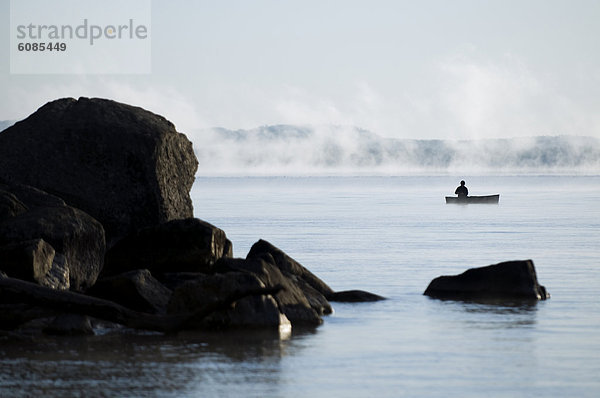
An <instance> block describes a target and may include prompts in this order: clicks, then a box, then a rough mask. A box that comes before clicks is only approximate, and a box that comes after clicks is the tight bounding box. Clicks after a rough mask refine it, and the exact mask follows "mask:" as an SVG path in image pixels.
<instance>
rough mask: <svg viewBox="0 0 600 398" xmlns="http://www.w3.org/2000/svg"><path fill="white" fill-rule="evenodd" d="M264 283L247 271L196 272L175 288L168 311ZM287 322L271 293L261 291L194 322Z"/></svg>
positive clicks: (259, 324) (228, 324) (260, 324)
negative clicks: (202, 273)
mask: <svg viewBox="0 0 600 398" xmlns="http://www.w3.org/2000/svg"><path fill="white" fill-rule="evenodd" d="M264 287H265V284H264V283H263V282H262V281H261V280H260V279H259V278H258V277H257V276H255V275H252V274H250V273H246V272H230V273H228V274H214V275H198V276H197V277H196V278H195V279H194V280H190V281H188V282H185V283H183V284H182V285H180V287H178V288H177V289H175V291H174V292H173V296H172V298H171V301H170V302H169V313H171V314H179V313H187V312H193V311H194V310H196V309H198V308H201V307H202V306H204V305H207V304H209V303H213V302H216V301H218V300H223V299H224V298H225V297H227V296H228V295H230V294H232V293H234V292H236V291H244V290H247V289H249V288H264ZM286 323H289V320H288V319H287V318H286V317H285V315H283V314H282V313H281V311H280V309H279V306H278V304H277V302H276V301H275V299H274V298H273V296H271V295H263V296H252V297H246V298H244V299H242V300H239V301H238V302H236V303H235V305H234V306H233V307H232V308H229V309H225V310H221V311H217V312H214V313H213V314H211V315H209V316H207V317H206V318H204V319H200V320H198V322H197V323H196V324H195V325H194V326H195V327H198V328H207V329H224V328H240V327H244V328H265V327H266V328H280V327H281V326H282V325H284V324H286Z"/></svg>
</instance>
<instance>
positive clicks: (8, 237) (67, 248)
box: [0, 184, 105, 291]
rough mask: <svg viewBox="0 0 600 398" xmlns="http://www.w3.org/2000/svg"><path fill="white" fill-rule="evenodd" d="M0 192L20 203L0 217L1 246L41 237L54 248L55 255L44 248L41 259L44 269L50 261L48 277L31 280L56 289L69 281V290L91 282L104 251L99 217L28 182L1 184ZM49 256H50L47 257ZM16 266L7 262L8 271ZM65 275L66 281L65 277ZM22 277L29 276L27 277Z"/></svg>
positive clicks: (81, 287) (64, 285)
mask: <svg viewBox="0 0 600 398" xmlns="http://www.w3.org/2000/svg"><path fill="white" fill-rule="evenodd" d="M2 192H4V193H9V194H10V195H6V194H3V193H2ZM0 196H4V197H5V198H7V197H8V198H11V200H12V199H13V198H12V197H14V198H16V199H17V200H18V201H19V203H21V204H22V205H23V207H22V209H21V208H20V209H19V211H16V212H12V215H8V216H5V217H4V219H0V246H7V245H8V246H9V247H11V245H17V246H18V245H24V244H25V243H23V242H27V241H38V240H43V241H44V242H46V243H47V244H49V245H50V246H51V247H52V249H54V252H55V253H54V256H52V253H51V251H50V249H47V250H46V249H44V250H45V252H46V254H45V255H44V256H46V257H47V258H46V260H43V261H44V265H43V267H42V268H43V272H44V273H45V272H46V271H48V270H47V264H46V263H47V262H49V261H52V267H51V269H50V271H49V273H48V274H47V277H48V278H50V280H46V281H45V282H42V281H41V280H39V279H36V277H33V279H34V280H36V281H37V282H38V283H40V284H42V285H45V286H49V287H54V288H58V289H65V288H68V287H69V285H70V288H71V289H72V290H77V291H84V290H86V289H87V288H88V287H90V286H92V285H93V284H94V282H95V281H96V278H97V277H98V274H99V273H100V270H101V268H102V264H103V261H104V252H105V241H104V229H103V228H102V225H101V224H100V223H99V222H98V221H96V220H95V219H94V218H93V217H91V216H89V215H88V214H86V213H84V212H83V211H81V210H79V209H76V208H74V207H71V206H68V205H67V204H66V203H65V202H64V201H63V200H62V199H60V198H58V197H56V196H53V195H50V194H48V193H46V192H43V191H41V190H39V189H36V188H33V187H30V186H25V185H17V184H15V185H7V184H0ZM11 196H12V197H11ZM13 202H14V200H13ZM15 203H16V202H15ZM31 253H33V252H31ZM50 257H53V259H52V260H50ZM22 258H24V257H22ZM39 258H40V259H41V258H42V257H39ZM13 260H14V261H16V259H13ZM15 266H16V267H18V265H17V264H12V265H10V266H9V265H6V267H12V270H11V271H10V272H11V273H12V272H14V267H15ZM67 268H68V270H67ZM38 271H40V268H38ZM23 272H25V271H24V270H23ZM7 273H9V272H7ZM67 275H68V281H65V280H64V278H65V276H67ZM21 276H23V275H21ZM25 279H29V280H31V278H29V277H25Z"/></svg>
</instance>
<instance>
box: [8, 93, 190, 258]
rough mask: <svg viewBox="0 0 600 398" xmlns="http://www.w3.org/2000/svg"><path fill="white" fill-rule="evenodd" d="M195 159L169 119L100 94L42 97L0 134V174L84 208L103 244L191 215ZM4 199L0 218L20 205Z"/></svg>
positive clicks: (18, 209)
mask: <svg viewBox="0 0 600 398" xmlns="http://www.w3.org/2000/svg"><path fill="white" fill-rule="evenodd" d="M197 164H198V163H197V160H196V157H195V156H194V152H193V150H192V144H191V142H190V141H189V140H188V139H187V138H186V137H185V136H184V135H183V134H180V133H178V132H177V131H176V130H175V127H174V126H173V124H172V123H171V122H169V121H168V120H166V119H165V118H163V117H162V116H159V115H156V114H154V113H151V112H148V111H146V110H144V109H142V108H138V107H134V106H130V105H125V104H121V103H118V102H115V101H110V100H105V99H99V98H91V99H90V98H79V99H78V100H76V99H73V98H64V99H59V100H56V101H52V102H49V103H47V104H46V105H44V106H43V107H41V108H40V109H38V110H37V111H36V112H35V113H34V114H32V115H31V116H29V117H28V118H26V119H25V120H23V121H20V122H17V123H16V124H15V125H13V126H11V127H9V128H7V129H6V130H4V131H3V132H2V134H0V178H4V179H5V180H8V181H12V182H17V183H22V184H27V185H31V186H35V187H37V188H40V189H42V190H44V191H47V192H50V193H52V194H55V195H57V196H59V197H61V198H62V199H64V200H65V201H66V202H67V203H68V204H69V205H71V206H74V207H76V208H78V209H81V210H83V211H85V212H86V213H88V214H90V215H91V216H92V217H94V218H96V219H97V220H98V221H100V222H101V223H102V225H103V226H104V228H105V230H106V235H107V241H108V242H109V246H110V245H111V244H112V242H114V241H116V240H117V239H118V238H119V237H121V236H124V235H126V234H129V233H132V232H134V231H135V230H137V229H139V228H142V227H146V226H152V225H157V224H160V223H163V222H166V221H169V220H173V219H179V218H187V217H192V216H193V212H192V202H191V199H190V197H189V191H190V188H191V186H192V183H193V182H194V173H195V171H196V168H197ZM6 199H7V197H6V196H5V197H4V201H0V217H2V214H3V212H9V213H11V214H12V213H15V212H17V213H18V212H19V211H22V209H21V208H20V206H19V203H18V202H14V201H13V200H12V199H13V198H8V199H9V200H8V203H7V200H6ZM55 249H56V248H55Z"/></svg>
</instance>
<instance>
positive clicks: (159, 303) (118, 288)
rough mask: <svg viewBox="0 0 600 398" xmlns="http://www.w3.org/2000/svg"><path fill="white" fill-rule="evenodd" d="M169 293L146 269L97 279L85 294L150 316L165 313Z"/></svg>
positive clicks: (169, 296) (169, 297)
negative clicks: (150, 314)
mask: <svg viewBox="0 0 600 398" xmlns="http://www.w3.org/2000/svg"><path fill="white" fill-rule="evenodd" d="M171 293H172V292H171V290H169V289H168V288H166V287H165V286H163V285H162V284H161V283H160V282H159V281H157V280H156V279H155V278H154V277H153V276H152V274H151V273H150V271H148V270H147V269H144V270H135V271H130V272H126V273H123V274H120V275H116V276H112V277H108V278H103V279H99V280H98V281H96V284H95V285H94V286H92V287H91V288H90V289H89V290H88V291H87V292H86V294H87V295H90V296H94V297H98V298H102V299H105V300H110V301H114V302H115V303H118V304H121V305H122V306H124V307H127V308H130V309H132V310H136V311H140V312H148V313H152V314H164V313H166V310H167V304H168V303H169V300H170V299H171Z"/></svg>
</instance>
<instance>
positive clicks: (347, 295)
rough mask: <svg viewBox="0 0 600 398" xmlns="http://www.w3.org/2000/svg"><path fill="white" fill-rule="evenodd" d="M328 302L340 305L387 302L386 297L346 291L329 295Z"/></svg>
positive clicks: (360, 291) (358, 291)
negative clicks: (335, 302)
mask: <svg viewBox="0 0 600 398" xmlns="http://www.w3.org/2000/svg"><path fill="white" fill-rule="evenodd" d="M326 298H327V300H329V301H337V302H340V303H366V302H370V301H381V300H386V298H385V297H382V296H379V295H377V294H373V293H369V292H365V291H364V290H344V291H341V292H335V293H331V294H328V295H327V297H326Z"/></svg>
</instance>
